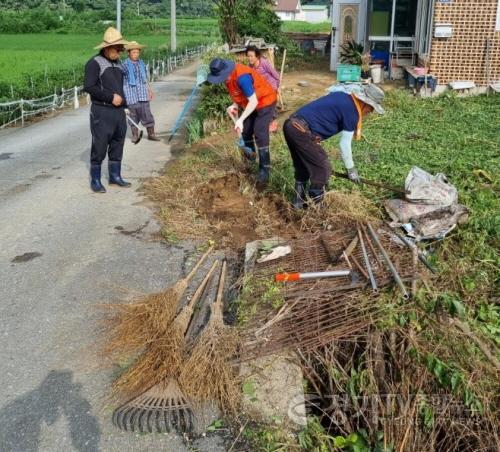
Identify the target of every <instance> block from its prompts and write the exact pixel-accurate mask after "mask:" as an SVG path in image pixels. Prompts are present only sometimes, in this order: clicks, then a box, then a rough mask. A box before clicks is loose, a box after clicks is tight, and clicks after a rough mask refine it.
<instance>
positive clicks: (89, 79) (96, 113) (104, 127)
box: [84, 27, 131, 193]
mask: <svg viewBox="0 0 500 452" xmlns="http://www.w3.org/2000/svg"><path fill="white" fill-rule="evenodd" d="M126 44H128V41H126V40H125V39H123V36H122V35H121V33H120V32H119V31H118V30H117V29H115V28H113V27H109V28H108V29H107V30H106V31H105V33H104V39H103V42H102V43H101V44H99V45H98V46H97V47H95V49H96V50H99V54H98V55H96V56H94V57H93V58H91V59H90V60H89V61H88V62H87V64H86V66H85V81H84V89H85V91H86V92H87V93H89V94H90V98H91V100H92V106H91V108H90V132H91V133H92V147H91V150H90V188H91V189H92V191H93V192H95V193H105V192H106V189H105V188H104V186H103V185H102V183H101V164H102V161H103V160H104V159H105V157H106V154H107V155H108V171H109V183H110V185H118V186H120V187H130V185H131V184H130V183H129V182H126V181H124V180H123V179H122V176H121V166H122V157H123V145H124V143H125V135H126V133H127V122H126V117H125V107H126V101H125V94H124V92H123V67H122V64H121V63H120V52H122V51H123V50H124V46H125V45H126Z"/></svg>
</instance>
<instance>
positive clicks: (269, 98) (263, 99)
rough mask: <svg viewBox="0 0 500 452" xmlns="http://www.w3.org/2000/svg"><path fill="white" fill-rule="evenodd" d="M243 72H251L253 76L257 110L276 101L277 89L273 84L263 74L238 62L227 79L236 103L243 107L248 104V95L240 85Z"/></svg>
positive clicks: (229, 89) (228, 87)
mask: <svg viewBox="0 0 500 452" xmlns="http://www.w3.org/2000/svg"><path fill="white" fill-rule="evenodd" d="M243 74H250V75H251V76H252V78H253V87H254V89H255V94H256V95H257V101H258V104H257V110H260V109H261V108H264V107H269V105H272V104H274V103H275V102H276V100H277V97H276V91H274V90H273V88H272V86H271V85H270V84H269V82H268V81H267V80H266V79H265V78H264V77H262V75H260V74H259V73H258V72H257V71H255V70H254V69H252V68H250V67H248V66H245V65H243V64H240V63H236V65H235V68H234V70H233V72H232V73H231V75H230V76H229V78H228V79H227V80H226V87H227V89H228V91H229V95H230V96H231V99H233V102H234V103H235V104H238V105H239V106H240V107H241V108H245V107H246V106H247V104H248V99H247V97H246V96H245V95H244V94H243V92H242V91H241V89H240V87H239V86H238V78H239V77H240V76H242V75H243Z"/></svg>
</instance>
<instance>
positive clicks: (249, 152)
mask: <svg viewBox="0 0 500 452" xmlns="http://www.w3.org/2000/svg"><path fill="white" fill-rule="evenodd" d="M228 115H229V117H230V118H231V119H232V120H233V123H234V124H236V121H237V120H238V117H237V116H235V115H231V114H229V113H228ZM236 133H237V134H238V139H237V140H236V146H238V148H239V149H240V151H241V152H242V153H243V155H244V156H245V158H246V159H248V160H251V161H253V160H255V159H256V158H257V153H256V152H255V151H254V150H253V149H252V148H250V147H248V146H246V145H245V140H244V139H243V136H242V135H241V130H240V129H236Z"/></svg>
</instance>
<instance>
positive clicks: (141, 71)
mask: <svg viewBox="0 0 500 452" xmlns="http://www.w3.org/2000/svg"><path fill="white" fill-rule="evenodd" d="M144 47H145V46H143V45H141V44H139V43H138V42H136V41H131V42H129V43H128V44H127V45H126V46H125V49H126V50H127V52H128V58H127V59H126V60H125V61H124V63H123V67H124V70H125V80H124V84H123V90H124V91H125V99H126V101H127V106H128V109H129V111H130V117H131V118H132V120H133V121H134V122H136V123H137V124H139V122H142V125H143V126H144V127H146V129H147V131H148V140H151V141H160V139H159V138H158V137H157V136H156V135H155V120H154V118H153V114H152V113H151V107H150V105H149V101H150V100H152V99H153V91H152V90H151V87H150V85H149V81H148V76H147V72H146V65H145V64H144V61H142V60H141V59H140V56H141V50H142V49H143V48H144ZM130 128H131V129H132V143H134V144H135V143H137V142H138V141H139V130H138V129H137V127H135V126H134V125H132V124H131V125H130Z"/></svg>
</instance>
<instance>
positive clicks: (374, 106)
mask: <svg viewBox="0 0 500 452" xmlns="http://www.w3.org/2000/svg"><path fill="white" fill-rule="evenodd" d="M383 98H384V92H383V91H382V90H381V89H380V88H379V87H377V86H375V85H366V86H365V87H364V88H362V89H361V90H358V91H352V93H346V92H340V91H339V92H332V93H330V94H327V95H326V96H323V97H320V98H319V99H316V100H314V101H312V102H311V103H309V104H307V105H304V106H303V107H302V108H300V109H299V110H297V111H296V112H295V113H294V114H293V115H292V116H290V117H289V118H288V119H287V120H286V121H285V124H284V125H283V132H284V134H285V140H286V143H287V145H288V148H289V150H290V154H291V157H292V161H293V166H294V169H295V198H294V200H293V206H294V207H295V208H296V209H302V208H303V207H304V202H305V198H306V185H307V183H308V182H310V186H309V198H310V199H311V200H313V201H314V202H320V201H321V200H322V199H323V196H324V194H325V187H326V185H327V183H328V179H330V176H331V174H332V167H331V165H330V161H329V160H328V155H327V154H326V152H325V150H324V149H323V148H322V146H321V142H322V141H323V140H327V139H328V138H330V137H332V136H333V135H337V134H338V133H341V138H340V152H341V156H342V160H343V162H344V165H345V167H346V169H347V175H348V177H349V179H350V180H352V181H353V182H356V183H359V182H360V179H359V175H358V172H357V171H356V168H355V167H354V162H353V160H352V149H351V145H352V139H353V137H355V139H357V140H359V139H360V138H361V124H362V120H363V117H364V116H365V115H367V114H368V113H370V112H372V111H376V112H377V113H379V114H383V113H384V109H383V108H382V106H381V105H380V103H381V102H382V100H383Z"/></svg>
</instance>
